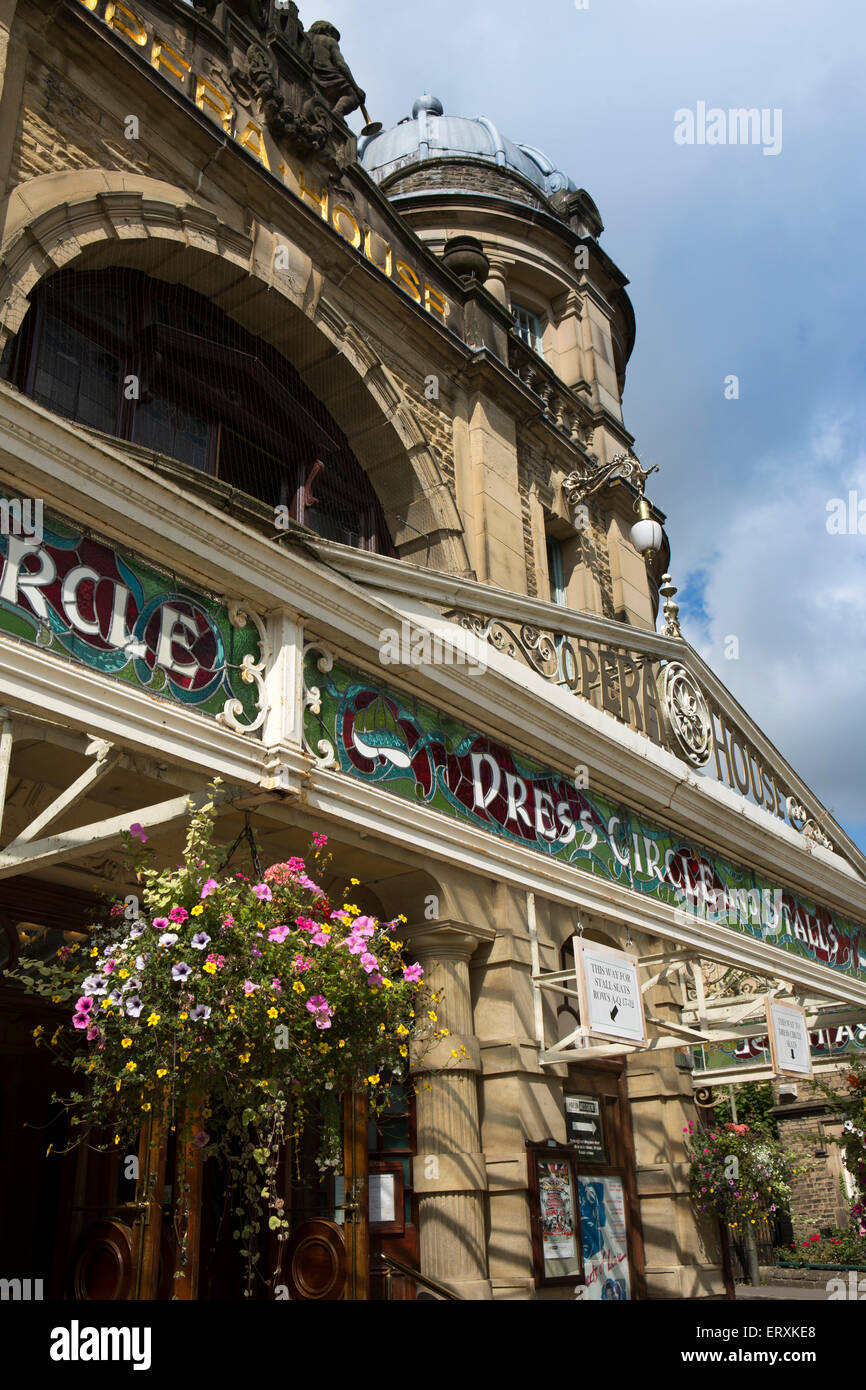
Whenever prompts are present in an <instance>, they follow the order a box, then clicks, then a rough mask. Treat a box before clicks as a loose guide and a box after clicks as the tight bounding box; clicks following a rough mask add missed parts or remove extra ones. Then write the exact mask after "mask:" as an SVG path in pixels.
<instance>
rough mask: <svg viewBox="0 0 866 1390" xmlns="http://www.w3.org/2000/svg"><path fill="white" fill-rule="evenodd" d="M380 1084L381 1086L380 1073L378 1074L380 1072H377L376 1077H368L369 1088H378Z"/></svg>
mask: <svg viewBox="0 0 866 1390" xmlns="http://www.w3.org/2000/svg"><path fill="white" fill-rule="evenodd" d="M378 1084H379V1073H378V1072H376V1074H375V1076H368V1077H367V1085H368V1086H378Z"/></svg>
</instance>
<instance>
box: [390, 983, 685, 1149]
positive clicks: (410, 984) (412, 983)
mask: <svg viewBox="0 0 866 1390" xmlns="http://www.w3.org/2000/svg"><path fill="white" fill-rule="evenodd" d="M423 974H424V971H423V970H422V969H421V966H420V965H419V964H418V962H417V961H416V962H415V964H414V965H409V966H407V967H406V969H405V970H404V971H403V979H404V980H405V981H406V983H407V984H409V985H411V984H415V983H416V981H418V980H420V979H421V976H422V975H423ZM704 1153H709V1149H704Z"/></svg>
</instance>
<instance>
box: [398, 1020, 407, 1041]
mask: <svg viewBox="0 0 866 1390" xmlns="http://www.w3.org/2000/svg"><path fill="white" fill-rule="evenodd" d="M397 1032H398V1033H399V1035H400V1037H401V1038H406V1037H408V1036H409V1029H408V1028H404V1027H403V1024H402V1023H401V1024H400V1026H399V1028H398V1029H397Z"/></svg>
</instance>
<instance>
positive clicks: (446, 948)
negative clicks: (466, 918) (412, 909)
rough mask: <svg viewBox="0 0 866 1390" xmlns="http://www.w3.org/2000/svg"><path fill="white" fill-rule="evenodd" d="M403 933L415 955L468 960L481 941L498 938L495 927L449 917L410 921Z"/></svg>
mask: <svg viewBox="0 0 866 1390" xmlns="http://www.w3.org/2000/svg"><path fill="white" fill-rule="evenodd" d="M404 935H405V937H406V941H407V943H408V945H409V946H411V948H412V950H413V952H414V953H415V954H416V955H419V956H421V955H424V956H436V957H437V959H439V960H464V961H468V960H470V959H471V957H472V955H473V953H474V952H475V950H476V949H477V947H478V946H480V945H481V943H482V942H490V941H494V940H495V938H496V928H495V927H487V926H484V927H479V926H474V925H471V924H470V923H469V922H458V921H456V920H455V919H454V918H449V919H447V920H445V921H436V922H418V923H416V924H415V925H410V926H408V927H406V928H405V931H404Z"/></svg>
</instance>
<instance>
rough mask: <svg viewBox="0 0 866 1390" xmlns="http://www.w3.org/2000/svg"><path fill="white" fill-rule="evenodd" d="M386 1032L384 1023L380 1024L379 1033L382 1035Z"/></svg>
mask: <svg viewBox="0 0 866 1390" xmlns="http://www.w3.org/2000/svg"><path fill="white" fill-rule="evenodd" d="M384 1031H385V1025H384V1023H380V1024H379V1032H380V1033H384Z"/></svg>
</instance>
